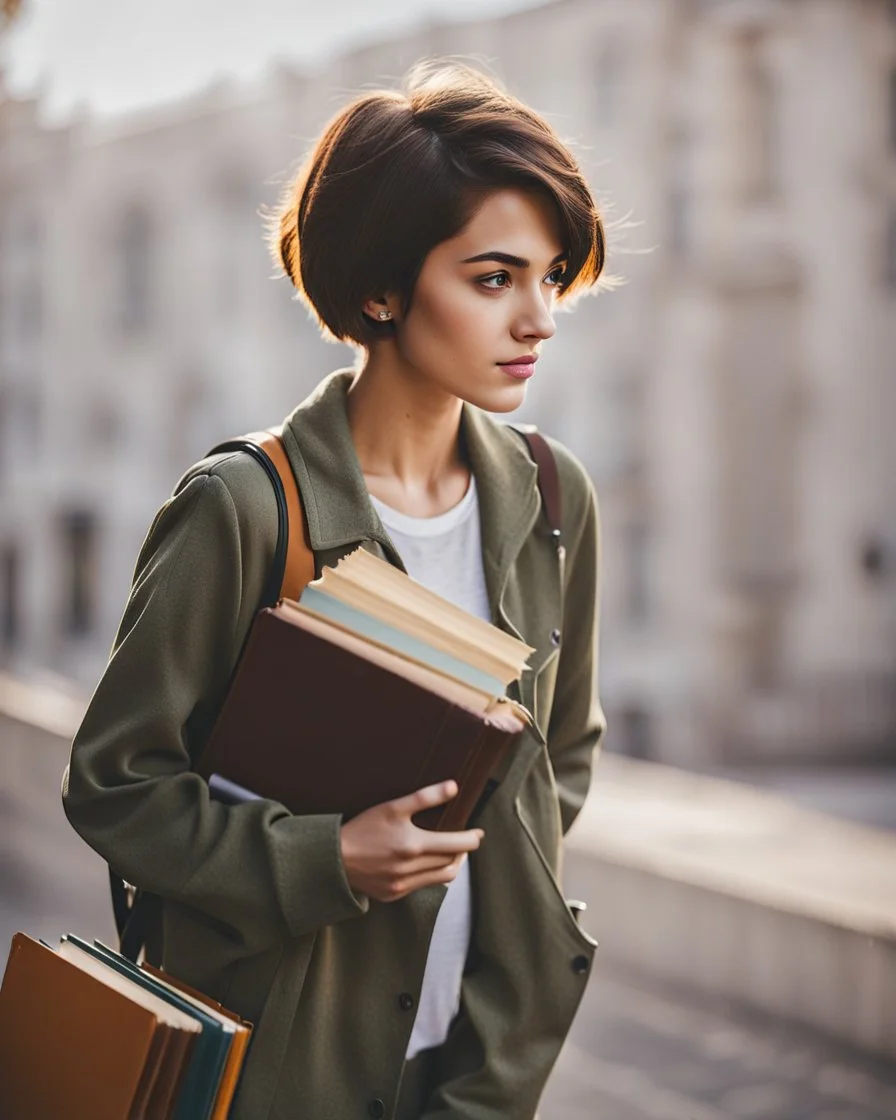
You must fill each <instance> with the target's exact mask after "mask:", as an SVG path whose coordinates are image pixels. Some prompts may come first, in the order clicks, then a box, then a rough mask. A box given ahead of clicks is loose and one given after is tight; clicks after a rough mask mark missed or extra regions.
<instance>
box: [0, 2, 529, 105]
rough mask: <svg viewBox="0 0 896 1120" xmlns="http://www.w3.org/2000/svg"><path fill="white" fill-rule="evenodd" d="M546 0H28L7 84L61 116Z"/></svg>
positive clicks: (4, 50) (176, 92)
mask: <svg viewBox="0 0 896 1120" xmlns="http://www.w3.org/2000/svg"><path fill="white" fill-rule="evenodd" d="M544 2H549V0H330V2H329V3H328V2H327V0H24V12H23V14H22V16H21V17H20V19H19V21H18V24H17V25H16V26H15V28H14V30H11V31H10V32H9V33H8V35H7V37H6V42H5V44H4V45H3V46H2V47H0V59H2V60H3V61H4V63H5V67H4V68H5V71H6V83H7V86H8V87H9V88H10V90H11V92H12V93H14V94H19V95H30V94H34V93H36V92H38V91H39V90H42V91H43V92H42V100H43V105H44V110H45V112H46V114H47V116H48V117H49V118H51V119H57V120H58V119H64V118H65V117H66V116H67V115H68V114H69V113H70V112H71V111H72V109H73V108H75V107H76V106H77V105H79V104H81V105H84V106H85V107H86V108H88V109H89V110H90V111H92V112H94V113H98V114H102V115H107V114H114V113H119V112H124V111H127V110H130V109H134V108H138V107H141V106H144V105H148V104H151V103H153V102H157V101H161V100H169V99H171V98H177V97H180V96H183V95H184V94H187V93H190V92H193V91H195V90H197V89H200V88H202V87H203V86H205V85H208V84H209V83H210V82H212V81H213V80H215V79H216V78H220V77H236V78H241V79H251V78H253V77H256V76H258V75H259V74H260V73H261V72H262V71H263V69H264V67H265V64H266V63H267V62H269V61H270V60H272V59H278V58H279V59H289V60H294V61H296V62H299V63H301V62H307V61H313V60H314V59H315V58H320V57H321V56H323V55H327V54H332V53H333V52H334V51H337V50H338V49H340V48H342V47H345V46H348V45H350V44H354V43H358V42H363V41H365V40H368V39H371V38H376V39H379V38H385V37H388V36H389V35H390V34H395V33H398V32H400V31H402V30H404V29H407V28H410V27H412V26H414V25H415V24H417V23H419V22H421V21H425V20H431V19H439V20H445V19H446V18H451V19H452V20H454V19H470V18H476V17H479V18H482V17H486V16H489V15H493V14H496V13H499V12H506V11H510V10H512V9H516V8H523V7H532V6H535V4H536V3H544Z"/></svg>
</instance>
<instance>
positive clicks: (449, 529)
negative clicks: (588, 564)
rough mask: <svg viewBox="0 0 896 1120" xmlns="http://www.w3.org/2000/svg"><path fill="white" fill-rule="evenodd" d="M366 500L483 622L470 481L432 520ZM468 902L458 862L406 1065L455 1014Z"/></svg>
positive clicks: (425, 578) (408, 553) (405, 555)
mask: <svg viewBox="0 0 896 1120" xmlns="http://www.w3.org/2000/svg"><path fill="white" fill-rule="evenodd" d="M371 501H372V502H373V505H374V508H375V509H376V511H377V513H378V514H379V515H380V520H381V521H382V522H383V524H384V525H385V527H386V529H387V531H388V533H389V536H390V537H391V538H392V542H393V544H394V545H395V547H396V548H397V549H398V552H399V555H400V556H401V559H402V561H403V562H404V566H405V567H406V568H407V570H408V574H409V575H411V576H413V578H414V579H416V580H417V581H418V582H420V583H422V584H423V585H424V586H425V587H428V588H429V589H430V590H432V591H435V592H436V594H438V595H441V596H442V597H443V598H444V599H448V600H449V601H450V602H452V603H455V604H456V605H457V606H459V607H463V609H464V610H465V611H469V612H470V614H474V615H476V616H477V617H479V618H483V619H485V620H486V621H490V611H489V604H488V592H487V590H486V586H485V572H484V570H483V567H482V539H481V536H480V531H479V501H478V499H477V496H476V480H475V479H474V478H473V477H472V475H471V476H470V485H469V488H468V489H467V492H466V494H465V495H464V497H463V498H462V499H461V501H460V502H459V503H458V505H456V506H455V507H454V508H453V509H449V510H448V511H447V513H442V514H439V516H438V517H409V516H408V515H407V514H404V513H399V511H398V510H394V509H392V508H390V507H389V506H387V505H385V504H384V503H383V502H381V501H379V500H378V499H377V498H374V497H372V496H371ZM470 903H471V898H470V864H469V861H468V860H466V859H465V860H464V861H463V863H462V864H461V867H460V870H459V871H458V873H457V877H456V878H455V879H454V881H453V882H452V883H450V884H449V886H448V893H447V894H446V895H445V899H444V901H443V902H442V906H441V908H440V910H439V914H438V917H437V918H436V924H435V928H434V930H433V935H432V941H431V942H430V946H429V955H428V956H427V958H426V971H425V972H424V974H423V987H422V989H421V992H420V1002H419V1004H418V1005H417V1017H416V1019H415V1020H414V1027H413V1030H412V1032H411V1040H410V1042H409V1044H408V1051H407V1057H408V1058H413V1057H414V1055H415V1054H417V1053H419V1052H420V1051H421V1050H427V1049H429V1048H430V1047H431V1046H439V1045H440V1044H441V1043H443V1042H444V1041H445V1039H446V1037H447V1035H448V1029H449V1027H450V1026H451V1023H452V1020H453V1019H454V1016H455V1015H456V1014H457V1010H458V1008H459V1006H460V988H461V980H462V977H463V971H464V963H465V961H466V958H467V950H468V948H469V945H470V929H471V905H470Z"/></svg>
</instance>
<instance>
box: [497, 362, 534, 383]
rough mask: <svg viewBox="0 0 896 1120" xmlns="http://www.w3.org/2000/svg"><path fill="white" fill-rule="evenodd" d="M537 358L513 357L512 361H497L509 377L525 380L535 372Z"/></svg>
mask: <svg viewBox="0 0 896 1120" xmlns="http://www.w3.org/2000/svg"><path fill="white" fill-rule="evenodd" d="M537 360H538V359H537V358H514V360H513V361H512V362H498V365H499V366H500V367H501V369H503V370H504V372H505V373H506V374H508V375H509V376H510V377H516V378H517V379H518V380H520V381H525V380H526V379H527V378H529V377H531V376H532V374H533V373H534V372H535V363H536V361H537Z"/></svg>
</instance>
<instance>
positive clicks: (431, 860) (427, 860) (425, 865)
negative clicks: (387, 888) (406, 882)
mask: <svg viewBox="0 0 896 1120" xmlns="http://www.w3.org/2000/svg"><path fill="white" fill-rule="evenodd" d="M465 859H466V852H461V853H460V854H459V855H455V856H446V855H425V856H420V857H418V858H417V859H411V860H407V861H406V862H405V863H404V864H403V865H402V868H401V875H402V876H403V877H404V878H408V877H409V876H412V875H427V874H429V873H430V872H431V871H443V870H446V869H447V868H449V867H454V868H455V870H457V869H459V868H460V865H461V863H462V862H463V861H464V860H465Z"/></svg>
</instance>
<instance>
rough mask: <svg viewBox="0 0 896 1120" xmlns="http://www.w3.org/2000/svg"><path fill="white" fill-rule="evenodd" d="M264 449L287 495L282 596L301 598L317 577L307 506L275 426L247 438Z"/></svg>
mask: <svg viewBox="0 0 896 1120" xmlns="http://www.w3.org/2000/svg"><path fill="white" fill-rule="evenodd" d="M247 438H248V439H251V440H253V441H254V442H255V443H257V444H258V446H259V447H260V448H261V449H262V451H264V452H265V454H266V455H267V457H268V458H269V459H270V460H271V462H272V463H273V464H274V467H275V468H276V470H277V474H279V475H280V481H281V483H282V484H283V493H284V495H285V496H286V509H287V513H288V522H289V525H288V536H287V543H286V566H285V567H284V569H283V584H282V586H281V589H280V595H281V598H283V599H298V597H299V596H300V595H301V594H302V592H303V591H304V590H305V588H306V587H307V586H308V584H309V583H310V582H311V581H312V580H313V579H314V574H315V573H314V553H313V552H312V550H311V545H310V544H309V543H308V523H307V521H306V520H305V507H304V506H303V505H302V497H301V494H300V493H299V485H298V483H297V482H296V476H295V475H294V474H293V470H292V467H291V466H290V463H289V459H288V457H287V455H286V449H285V448H284V446H283V440H282V439H281V438H280V432H279V431H278V429H276V428H270V429H269V430H268V431H264V432H253V433H252V434H251V436H248V437H247Z"/></svg>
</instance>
